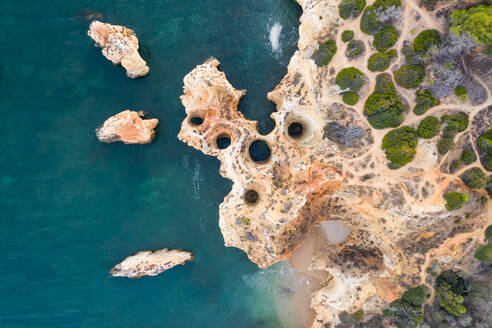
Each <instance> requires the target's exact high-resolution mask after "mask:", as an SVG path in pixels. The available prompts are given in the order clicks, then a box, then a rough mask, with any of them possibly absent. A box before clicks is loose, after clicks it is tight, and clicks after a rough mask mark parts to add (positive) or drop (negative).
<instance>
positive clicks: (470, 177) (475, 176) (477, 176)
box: [460, 167, 488, 189]
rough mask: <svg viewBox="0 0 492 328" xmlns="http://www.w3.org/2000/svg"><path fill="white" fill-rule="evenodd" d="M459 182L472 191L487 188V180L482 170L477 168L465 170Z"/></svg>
mask: <svg viewBox="0 0 492 328" xmlns="http://www.w3.org/2000/svg"><path fill="white" fill-rule="evenodd" d="M460 179H461V181H463V183H464V184H465V185H466V186H467V187H469V188H472V189H481V188H485V187H486V186H487V182H488V178H487V176H486V175H485V173H484V172H483V171H482V169H480V168H478V167H473V168H471V169H468V170H466V171H465V172H464V173H463V174H462V175H461V176H460Z"/></svg>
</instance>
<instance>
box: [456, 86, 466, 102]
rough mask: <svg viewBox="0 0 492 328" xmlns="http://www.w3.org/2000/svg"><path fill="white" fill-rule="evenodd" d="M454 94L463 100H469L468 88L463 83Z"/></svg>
mask: <svg viewBox="0 0 492 328" xmlns="http://www.w3.org/2000/svg"><path fill="white" fill-rule="evenodd" d="M454 94H455V95H456V96H457V97H458V98H460V99H461V101H462V102H466V101H467V100H468V90H466V88H465V87H464V86H462V85H458V86H457V87H456V88H455V89H454Z"/></svg>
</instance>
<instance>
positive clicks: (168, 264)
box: [110, 248, 193, 278]
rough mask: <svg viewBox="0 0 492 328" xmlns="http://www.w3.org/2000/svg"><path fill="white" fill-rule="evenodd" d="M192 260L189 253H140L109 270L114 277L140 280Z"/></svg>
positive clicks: (173, 251) (166, 251)
mask: <svg viewBox="0 0 492 328" xmlns="http://www.w3.org/2000/svg"><path fill="white" fill-rule="evenodd" d="M192 260H193V254H192V253H191V252H187V251H182V250H179V249H173V250H169V249H167V248H164V249H161V250H159V251H155V252H152V251H142V252H138V253H137V254H135V255H132V256H129V257H127V258H126V259H124V260H123V261H122V262H121V263H119V264H117V265H116V266H115V267H114V268H113V269H111V271H110V272H111V274H112V275H113V276H114V277H128V278H140V277H142V276H156V275H158V274H160V273H162V272H164V271H166V270H169V269H171V268H173V267H175V266H177V265H180V264H185V263H186V262H189V261H192Z"/></svg>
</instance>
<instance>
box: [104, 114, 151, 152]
mask: <svg viewBox="0 0 492 328" xmlns="http://www.w3.org/2000/svg"><path fill="white" fill-rule="evenodd" d="M143 116H144V113H143V112H142V111H139V112H134V111H130V110H125V111H123V112H121V113H118V114H116V115H114V116H111V117H110V118H108V119H107V120H106V121H105V122H104V123H103V125H101V126H100V127H99V128H97V129H96V136H97V138H98V139H99V141H101V142H107V143H112V142H118V141H121V142H123V143H126V144H146V143H150V142H152V140H153V139H154V136H155V130H154V129H155V127H156V126H157V124H159V120H158V119H156V118H152V119H148V120H143V119H142V117H143Z"/></svg>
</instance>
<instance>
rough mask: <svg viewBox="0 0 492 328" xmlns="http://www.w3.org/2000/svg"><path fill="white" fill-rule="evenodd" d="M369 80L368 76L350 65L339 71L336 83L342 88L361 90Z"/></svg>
mask: <svg viewBox="0 0 492 328" xmlns="http://www.w3.org/2000/svg"><path fill="white" fill-rule="evenodd" d="M366 82H367V77H366V76H365V75H364V73H362V72H361V71H360V70H358V69H357V68H355V67H348V68H344V69H342V70H341V71H340V72H338V74H337V76H336V77H335V83H336V84H337V85H338V86H339V87H340V88H341V89H342V90H346V89H348V91H359V90H360V89H361V88H362V87H363V86H364V84H366Z"/></svg>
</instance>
